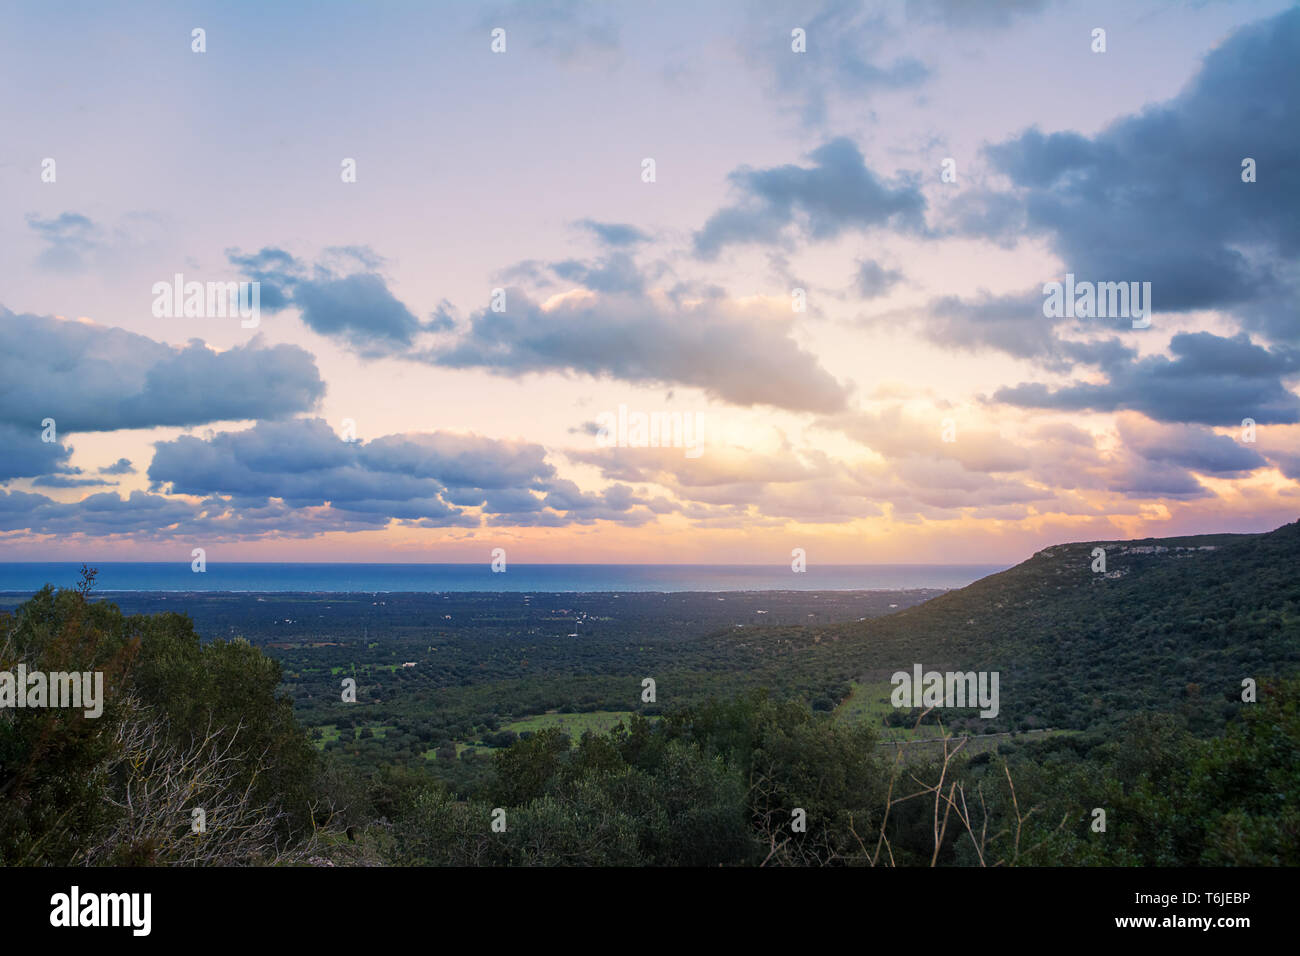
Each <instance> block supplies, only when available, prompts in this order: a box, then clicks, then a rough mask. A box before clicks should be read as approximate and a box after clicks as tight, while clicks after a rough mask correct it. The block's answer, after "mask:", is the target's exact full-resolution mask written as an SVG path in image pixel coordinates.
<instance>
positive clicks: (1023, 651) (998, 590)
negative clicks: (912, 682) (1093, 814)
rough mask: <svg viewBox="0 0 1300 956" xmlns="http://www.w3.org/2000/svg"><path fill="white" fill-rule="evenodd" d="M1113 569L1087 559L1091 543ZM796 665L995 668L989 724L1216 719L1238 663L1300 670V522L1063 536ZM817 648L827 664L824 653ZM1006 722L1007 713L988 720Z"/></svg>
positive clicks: (1228, 699)
mask: <svg viewBox="0 0 1300 956" xmlns="http://www.w3.org/2000/svg"><path fill="white" fill-rule="evenodd" d="M1095 547H1102V548H1104V549H1105V551H1106V572H1105V573H1104V574H1100V573H1096V572H1094V571H1092V569H1091V566H1092V563H1093V557H1092V550H1093V549H1094V548H1095ZM817 636H818V638H819V640H818V642H817V643H816V644H814V645H812V646H808V647H807V649H806V654H805V655H802V656H803V657H804V660H803V661H801V662H800V664H802V665H812V666H824V667H826V668H828V670H827V671H825V672H824V673H827V674H828V675H832V676H833V677H834V678H836V679H844V678H855V679H859V680H867V681H887V680H888V679H889V675H890V674H892V673H893V672H894V671H898V670H907V671H910V670H911V669H912V666H913V664H916V663H920V664H922V665H924V667H925V669H927V670H930V669H934V670H957V669H961V670H972V669H973V670H987V671H998V672H1000V689H1001V707H1002V712H1001V714H1000V716H999V718H998V719H997V720H996V721H981V722H980V724H981V727H982V729H988V730H1006V729H1026V728H1028V727H1057V728H1067V727H1075V728H1083V727H1094V726H1096V725H1098V724H1099V723H1106V722H1108V721H1110V720H1111V719H1114V718H1122V717H1125V716H1128V715H1129V714H1131V713H1133V712H1136V711H1142V710H1163V711H1174V710H1182V711H1184V712H1186V714H1187V716H1188V719H1189V721H1191V722H1192V724H1193V725H1202V726H1204V727H1205V728H1213V727H1218V726H1221V725H1222V722H1223V720H1224V718H1225V717H1226V716H1227V715H1228V713H1229V712H1230V711H1231V710H1232V709H1234V708H1235V707H1236V706H1238V702H1239V701H1240V695H1241V682H1242V679H1243V678H1246V677H1253V678H1256V679H1257V680H1258V679H1261V678H1267V677H1271V676H1276V675H1283V674H1291V673H1295V672H1296V671H1297V670H1300V522H1298V523H1294V524H1289V525H1285V526H1283V527H1281V528H1278V529H1277V530H1275V531H1272V532H1269V533H1267V534H1253V535H1199V536H1195V537H1186V538H1148V539H1143V540H1135V541H1100V542H1080V543H1073V544H1062V545H1056V546H1054V547H1051V548H1045V549H1044V550H1042V551H1040V552H1038V553H1037V554H1035V555H1034V556H1033V557H1032V558H1030V559H1029V560H1028V561H1025V562H1024V563H1022V564H1019V565H1017V566H1016V567H1014V568H1011V569H1009V570H1007V571H1004V572H1002V573H1000V574H994V575H991V576H989V577H987V578H984V579H982V580H980V581H977V582H975V583H974V584H972V585H970V586H969V587H966V588H962V589H961V590H959V591H953V592H950V593H948V594H945V595H943V596H942V597H938V598H935V599H933V600H931V601H927V602H926V603H925V604H922V605H920V606H918V607H914V608H909V609H907V610H904V611H900V612H899V613H897V614H892V615H889V616H888V617H882V618H877V619H874V620H872V621H869V622H865V623H855V624H851V625H841V626H838V627H833V628H826V629H823V630H820V631H819V632H817ZM815 659H819V663H818V664H814V663H813V662H814V660H815ZM994 723H996V724H997V726H996V727H995V726H991V725H992V724H994Z"/></svg>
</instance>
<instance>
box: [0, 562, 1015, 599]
mask: <svg viewBox="0 0 1300 956" xmlns="http://www.w3.org/2000/svg"><path fill="white" fill-rule="evenodd" d="M87 563H89V564H90V565H91V566H92V567H95V568H96V569H98V571H99V574H98V577H97V579H96V581H95V591H96V592H97V593H100V594H113V593H134V592H177V593H185V592H195V591H202V592H230V593H242V594H256V593H271V592H277V593H278V592H302V593H320V594H347V593H376V594H378V593H403V592H416V593H434V592H458V591H481V592H494V591H495V592H512V593H518V592H529V591H532V592H539V593H543V592H545V593H592V592H632V591H635V592H681V591H707V592H713V591H720V592H727V591H894V590H907V589H911V588H941V589H950V588H961V587H965V586H966V585H968V584H970V583H972V582H973V581H977V580H979V579H980V578H982V577H986V576H987V575H989V574H994V573H996V572H998V571H1002V570H1005V569H1006V567H1008V565H1000V564H998V565H993V564H989V565H983V564H981V565H975V564H860V565H848V564H839V565H829V564H828V565H820V566H819V565H816V564H809V566H808V570H807V571H805V572H801V573H795V572H793V571H791V570H790V568H789V567H788V566H783V565H773V566H768V565H684V564H674V565H651V564H512V565H510V566H509V568H508V570H507V571H505V572H502V573H494V572H493V571H492V570H491V568H490V566H489V564H488V562H486V561H484V562H482V563H481V564H325V563H275V564H271V563H250V562H230V563H221V562H212V563H210V564H209V565H208V567H207V570H206V571H205V572H203V573H201V574H200V573H195V572H193V571H192V570H191V569H190V565H189V563H187V562H101V563H96V562H87ZM80 568H81V562H63V561H60V562H0V594H10V595H12V594H30V593H32V592H34V591H37V590H39V589H40V588H42V587H44V586H45V585H46V584H52V585H54V586H56V587H73V586H74V585H75V584H76V583H77V580H78V578H79V572H80Z"/></svg>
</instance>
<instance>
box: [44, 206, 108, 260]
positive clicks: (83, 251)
mask: <svg viewBox="0 0 1300 956" xmlns="http://www.w3.org/2000/svg"><path fill="white" fill-rule="evenodd" d="M27 225H28V226H29V227H31V229H32V231H33V232H35V233H36V234H37V235H38V236H39V237H40V238H41V239H42V240H43V241H44V242H45V244H46V248H45V249H43V250H42V251H41V253H40V255H39V256H37V258H36V265H37V266H38V267H39V268H41V269H44V270H47V271H49V272H59V273H64V274H71V273H76V272H84V271H85V270H86V268H87V265H88V262H87V260H88V259H89V258H90V257H91V256H93V255H94V253H95V252H96V250H98V249H99V248H101V247H102V246H103V243H104V236H103V232H102V230H101V229H100V228H99V227H98V226H97V225H95V223H94V222H92V221H91V220H90V219H88V218H87V217H85V216H83V215H81V214H80V213H75V212H65V213H61V214H59V215H58V216H55V217H53V218H51V219H41V218H40V217H38V216H28V217H27Z"/></svg>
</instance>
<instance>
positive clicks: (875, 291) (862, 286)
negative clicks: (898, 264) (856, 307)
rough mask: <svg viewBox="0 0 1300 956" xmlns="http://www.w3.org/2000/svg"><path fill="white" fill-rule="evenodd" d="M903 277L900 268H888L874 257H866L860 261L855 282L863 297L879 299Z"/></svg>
mask: <svg viewBox="0 0 1300 956" xmlns="http://www.w3.org/2000/svg"><path fill="white" fill-rule="evenodd" d="M902 278H903V273H901V272H899V271H898V270H896V269H886V268H885V267H884V266H882V265H881V264H880V263H879V262H876V261H875V260H874V259H864V260H862V261H861V262H859V263H858V271H857V272H856V273H854V275H853V282H854V286H855V288H856V289H857V292H858V295H860V296H861V297H862V298H864V299H877V298H879V297H880V296H882V295H885V294H886V293H887V292H889V290H890V289H892V288H893V287H894V286H896V285H897V284H898V283H899V281H901V280H902Z"/></svg>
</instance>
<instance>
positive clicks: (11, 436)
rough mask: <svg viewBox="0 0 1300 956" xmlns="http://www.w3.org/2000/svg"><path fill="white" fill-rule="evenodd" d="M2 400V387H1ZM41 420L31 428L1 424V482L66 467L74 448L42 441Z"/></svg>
mask: <svg viewBox="0 0 1300 956" xmlns="http://www.w3.org/2000/svg"><path fill="white" fill-rule="evenodd" d="M0 397H3V385H0ZM43 432H44V428H42V426H41V419H40V418H37V419H34V420H32V421H31V422H30V423H29V424H28V425H22V424H16V423H15V424H10V423H7V422H0V481H8V480H10V479H11V478H31V477H34V476H36V475H47V474H50V473H52V472H56V471H60V470H62V469H64V468H65V467H66V465H67V461H68V456H69V455H71V454H72V449H70V448H67V447H65V446H64V445H61V444H59V443H58V442H46V441H42V440H41V435H42V433H43Z"/></svg>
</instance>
